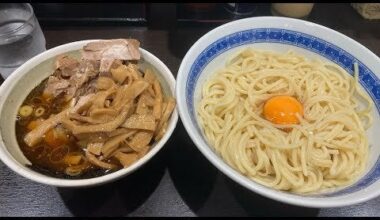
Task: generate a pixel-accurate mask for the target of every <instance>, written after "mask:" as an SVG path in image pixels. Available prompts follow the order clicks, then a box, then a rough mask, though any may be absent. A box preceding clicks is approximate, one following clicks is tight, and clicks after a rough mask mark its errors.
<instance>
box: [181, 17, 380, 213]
mask: <svg viewBox="0 0 380 220" xmlns="http://www.w3.org/2000/svg"><path fill="white" fill-rule="evenodd" d="M248 21H249V22H258V23H259V22H266V21H279V22H284V23H285V22H289V23H293V24H296V25H303V26H305V27H306V26H309V27H316V28H318V29H320V30H323V31H325V32H330V33H331V34H332V35H335V36H339V37H340V38H343V39H345V41H348V42H350V43H351V44H354V45H355V46H356V47H359V48H360V49H361V50H362V51H364V52H365V53H366V54H367V55H368V56H370V57H371V59H374V60H377V61H378V62H380V58H379V57H378V56H377V55H376V54H374V53H373V52H372V51H370V50H369V49H368V48H366V47H365V46H363V45H362V44H360V43H359V42H357V41H355V40H353V39H352V38H350V37H348V36H346V35H344V34H342V33H340V32H338V31H335V30H333V29H331V28H328V27H325V26H323V25H320V24H317V23H313V22H310V21H306V20H302V19H296V18H288V17H280V16H257V17H250V18H244V19H239V20H236V21H232V22H228V23H226V24H223V25H221V26H218V27H216V28H214V29H212V30H210V31H209V32H207V33H206V34H204V35H203V36H202V37H201V38H199V39H198V40H197V41H196V42H195V43H194V44H193V45H192V46H191V47H190V49H189V50H188V51H187V53H186V55H185V56H184V58H183V59H182V62H181V65H180V67H179V70H178V73H177V81H178V82H180V83H177V85H176V97H177V103H178V111H179V115H180V119H181V121H182V123H183V125H184V127H185V129H186V131H187V133H188V134H189V136H190V138H191V139H192V141H193V143H194V144H195V145H196V147H197V148H198V150H199V151H200V152H201V153H202V154H203V156H205V157H206V158H207V160H209V161H210V162H211V163H212V164H213V165H214V166H215V167H216V168H217V169H218V170H219V171H220V172H222V173H223V174H225V175H226V176H227V177H229V178H230V179H232V180H233V181H235V182H236V183H238V184H239V185H241V186H243V187H245V188H246V189H248V190H250V191H251V192H254V193H257V194H259V195H262V196H265V197H267V198H270V199H273V200H276V201H279V202H283V203H287V204H291V205H297V206H302V207H311V208H331V207H342V206H349V205H354V204H358V203H362V202H365V201H368V200H370V199H373V198H375V197H377V196H379V195H380V191H376V192H374V193H371V194H368V195H367V196H362V197H357V198H355V199H350V198H344V196H336V197H318V198H316V197H313V198H308V199H306V200H302V199H301V198H302V195H298V194H293V195H296V196H299V197H293V195H291V194H289V193H287V192H283V191H280V190H274V189H273V188H269V187H266V186H264V185H261V184H259V183H257V182H255V181H253V180H249V179H248V178H246V177H245V176H243V175H242V174H240V173H239V172H237V171H235V170H234V169H233V168H232V167H230V166H229V165H228V164H227V163H226V162H225V161H224V160H223V159H221V158H220V157H219V156H218V155H217V154H216V153H215V152H214V151H213V150H212V148H211V146H208V144H207V143H206V144H203V142H202V141H201V140H198V139H197V135H196V133H197V132H196V127H197V126H198V125H194V124H193V123H192V121H191V119H190V112H189V111H188V109H187V105H186V97H185V95H184V93H185V89H186V81H187V77H188V74H189V71H190V68H191V65H192V64H187V63H190V62H191V63H192V62H193V59H194V60H195V59H196V57H198V56H199V55H200V53H201V52H202V50H201V48H203V47H205V48H207V46H209V45H210V44H211V43H213V42H214V41H216V40H217V39H213V40H210V39H207V38H209V37H210V36H214V37H215V36H217V38H218V39H219V38H222V37H224V36H227V34H222V33H218V32H220V31H221V30H222V29H228V28H229V27H231V28H232V27H234V26H237V27H238V26H239V25H240V24H245V23H246V22H248ZM252 28H254V27H252ZM262 28H265V27H262ZM267 28H270V27H267ZM290 29H292V28H290ZM241 30H243V29H240V28H236V31H234V32H232V33H235V32H238V31H241ZM244 30H246V29H244ZM308 34H310V33H308ZM204 41H205V42H206V43H204ZM202 44H205V45H206V46H204V45H202ZM194 57H195V58H194ZM201 136H203V135H202V134H201ZM207 148H209V149H211V151H207ZM303 198H307V197H303ZM337 198H339V199H337Z"/></svg>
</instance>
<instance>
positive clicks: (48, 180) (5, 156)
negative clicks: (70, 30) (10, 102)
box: [0, 39, 179, 187]
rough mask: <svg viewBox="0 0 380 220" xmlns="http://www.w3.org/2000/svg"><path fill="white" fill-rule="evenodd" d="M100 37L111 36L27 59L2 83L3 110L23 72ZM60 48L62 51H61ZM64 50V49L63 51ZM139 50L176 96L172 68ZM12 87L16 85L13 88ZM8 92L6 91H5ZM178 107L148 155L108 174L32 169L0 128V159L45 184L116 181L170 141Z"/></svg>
mask: <svg viewBox="0 0 380 220" xmlns="http://www.w3.org/2000/svg"><path fill="white" fill-rule="evenodd" d="M98 40H109V39H89V40H80V41H73V42H69V43H65V44H62V45H59V46H56V47H53V48H51V49H49V50H46V51H44V52H42V53H40V54H38V55H36V56H35V57H33V58H31V59H29V60H28V61H27V62H25V63H24V64H23V65H21V66H20V67H18V68H17V69H16V70H15V71H14V72H13V73H12V74H11V75H10V76H9V77H8V78H7V79H5V81H4V82H3V84H2V85H1V86H0V94H1V95H0V114H1V112H2V109H3V107H2V106H3V104H4V101H5V100H6V97H7V96H8V95H9V94H10V93H11V90H12V89H13V88H14V87H13V86H14V85H16V84H17V83H18V81H19V79H21V78H22V77H23V76H24V75H26V74H28V73H29V71H30V70H31V69H32V68H34V67H36V66H38V65H40V64H41V63H42V62H44V61H46V60H48V59H51V58H53V57H55V56H57V55H59V54H64V53H67V52H70V51H74V50H78V49H81V48H82V47H83V46H84V45H85V44H87V43H89V42H94V41H98ZM59 51H61V52H59ZM62 51H64V52H62ZM140 52H141V55H142V57H143V58H149V59H150V60H152V61H153V63H155V64H154V65H153V64H151V65H153V66H154V67H155V68H157V69H162V70H163V71H161V72H160V73H159V74H160V75H161V76H162V79H163V80H165V81H166V83H167V84H168V86H169V89H170V91H171V94H172V95H173V96H175V86H176V80H175V78H174V75H173V74H172V72H171V71H170V69H169V68H168V67H167V66H166V65H165V64H164V63H163V62H162V61H161V60H160V59H159V58H158V57H156V56H155V55H154V54H152V53H151V52H149V51H147V50H145V49H143V48H141V47H140ZM10 87H11V90H9V91H7V89H8V88H10ZM12 87H13V88H12ZM3 94H6V95H3ZM178 118H179V116H178V109H177V105H176V107H175V109H174V111H173V113H172V115H171V117H170V119H169V120H170V123H169V124H168V128H167V131H166V133H165V134H164V136H163V137H162V138H161V139H160V140H159V141H158V142H157V143H156V145H155V147H154V148H152V149H151V150H150V151H149V152H148V153H147V154H146V155H144V156H143V157H142V158H140V159H139V160H138V161H137V162H135V163H134V164H132V165H131V166H129V167H127V168H122V169H120V170H117V171H115V172H112V173H109V174H105V175H102V176H98V177H93V178H88V179H62V178H55V177H50V176H47V175H44V174H41V173H39V172H36V171H33V170H31V169H29V168H26V167H25V165H23V164H21V163H20V162H18V161H17V160H15V159H14V158H13V156H12V155H11V154H10V153H9V152H8V151H7V150H6V144H5V143H4V141H3V138H2V134H1V132H0V160H1V161H2V162H3V163H4V164H5V165H6V166H7V167H9V168H10V169H11V170H13V171H14V172H16V173H17V174H19V175H21V176H23V177H25V178H27V179H29V180H32V181H34V182H38V183H42V184H45V185H51V186H56V187H88V186H95V185H101V184H105V183H108V182H111V181H116V180H117V179H120V178H121V177H124V176H127V175H129V174H131V173H133V172H134V171H136V170H137V169H139V168H140V167H141V166H143V165H144V164H146V163H147V162H148V161H149V160H151V159H152V158H153V157H154V156H155V155H156V154H157V153H158V152H159V151H160V150H161V149H162V148H163V146H164V145H165V144H166V143H167V141H168V140H169V138H170V137H171V135H172V134H173V132H174V129H175V127H176V126H177V123H178Z"/></svg>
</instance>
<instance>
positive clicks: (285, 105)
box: [264, 96, 303, 124]
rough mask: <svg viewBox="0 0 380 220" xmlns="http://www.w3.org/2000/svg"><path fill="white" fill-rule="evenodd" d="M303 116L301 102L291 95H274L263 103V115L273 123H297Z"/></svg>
mask: <svg viewBox="0 0 380 220" xmlns="http://www.w3.org/2000/svg"><path fill="white" fill-rule="evenodd" d="M296 113H298V114H299V116H303V107H302V104H301V103H300V102H299V101H297V99H295V98H293V97H291V96H275V97H272V98H270V99H269V100H267V102H266V103H265V105H264V117H265V118H266V119H267V120H268V121H270V122H272V123H274V124H298V123H299V120H298V118H297V116H296Z"/></svg>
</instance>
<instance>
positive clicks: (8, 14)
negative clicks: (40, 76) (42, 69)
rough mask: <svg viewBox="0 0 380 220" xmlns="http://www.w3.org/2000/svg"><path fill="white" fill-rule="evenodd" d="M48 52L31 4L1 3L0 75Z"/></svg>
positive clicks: (4, 74) (6, 74)
mask: <svg viewBox="0 0 380 220" xmlns="http://www.w3.org/2000/svg"><path fill="white" fill-rule="evenodd" d="M45 50H46V42H45V37H44V34H43V33H42V31H41V27H40V25H39V23H38V20H37V18H36V17H35V15H34V12H33V8H32V6H31V5H30V4H21V3H9V4H8V3H0V74H1V76H2V77H3V78H4V79H5V78H7V77H8V76H9V75H10V74H11V73H12V72H13V71H14V70H15V69H16V68H17V67H19V66H20V65H22V64H23V63H25V62H26V61H27V60H29V59H30V58H32V57H33V56H35V55H37V54H39V53H41V52H43V51H45Z"/></svg>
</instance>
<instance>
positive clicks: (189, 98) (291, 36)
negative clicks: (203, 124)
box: [186, 28, 380, 196]
mask: <svg viewBox="0 0 380 220" xmlns="http://www.w3.org/2000/svg"><path fill="white" fill-rule="evenodd" d="M254 43H280V44H289V45H293V46H297V47H300V48H304V49H306V50H309V51H312V52H315V53H317V54H319V55H321V56H323V57H325V58H327V59H329V60H331V61H333V62H334V63H336V64H338V65H339V66H341V67H342V68H343V69H345V70H346V71H347V72H348V73H350V74H351V75H353V63H354V62H357V63H358V66H359V81H360V83H361V84H362V86H363V87H364V88H365V89H366V91H367V92H368V94H369V95H370V96H371V98H372V99H373V101H374V103H375V105H376V108H377V110H378V111H379V110H380V108H379V107H380V80H379V79H378V78H377V77H376V76H375V74H374V73H373V72H372V71H371V70H370V69H369V68H368V67H367V66H365V65H364V64H363V63H362V62H361V61H359V60H358V59H356V58H355V57H354V56H353V55H351V54H349V53H348V52H347V51H345V50H343V49H342V48H340V47H338V46H335V45H333V44H332V43H329V42H327V41H325V40H322V39H320V38H317V37H314V36H311V35H309V34H305V33H302V32H297V31H291V30H286V29H278V28H257V29H250V30H245V31H239V32H236V33H233V34H230V35H227V36H224V37H222V38H220V39H219V40H217V41H215V42H214V43H212V44H210V45H209V46H208V47H207V48H206V49H205V50H203V51H202V52H201V53H200V55H199V56H198V57H197V58H196V60H195V61H194V63H193V65H192V66H191V69H190V73H189V76H188V78H187V82H186V104H187V107H188V109H189V112H190V117H191V120H192V122H193V123H194V124H197V122H196V119H195V118H196V116H195V112H194V90H195V85H196V83H197V81H198V78H199V76H200V74H201V73H202V71H203V69H204V68H205V67H206V66H207V65H208V64H209V63H210V62H211V61H212V60H213V59H214V58H216V57H217V56H218V55H220V54H221V53H224V52H226V51H227V50H230V49H232V48H235V47H238V46H241V45H245V44H254ZM197 130H198V132H199V134H202V132H201V131H200V129H199V127H197ZM200 136H203V135H200ZM379 178H380V160H379V159H378V160H377V161H376V163H375V165H374V166H373V168H372V169H371V170H370V171H369V172H368V173H367V174H366V175H365V176H364V177H362V178H361V179H360V180H359V181H357V182H356V183H355V184H354V185H352V186H349V187H347V188H345V189H342V190H339V191H337V192H333V193H329V194H328V193H327V194H321V195H319V196H338V195H343V194H348V193H353V192H356V191H359V190H361V189H363V188H366V187H368V186H370V185H371V184H373V183H374V182H376V181H377V180H378V179H379Z"/></svg>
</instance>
